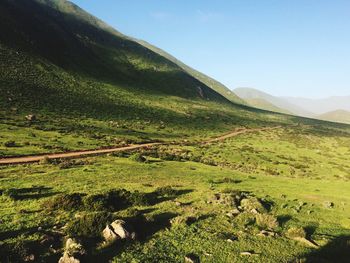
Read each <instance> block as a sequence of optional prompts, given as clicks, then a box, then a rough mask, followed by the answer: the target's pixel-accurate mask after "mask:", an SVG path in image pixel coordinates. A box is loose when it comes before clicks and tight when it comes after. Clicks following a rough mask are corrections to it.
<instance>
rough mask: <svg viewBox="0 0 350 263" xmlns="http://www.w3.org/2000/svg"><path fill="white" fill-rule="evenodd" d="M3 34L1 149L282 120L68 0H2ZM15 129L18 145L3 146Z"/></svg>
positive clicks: (71, 146)
mask: <svg viewBox="0 0 350 263" xmlns="http://www.w3.org/2000/svg"><path fill="white" fill-rule="evenodd" d="M0 32H1V34H0V119H1V123H0V130H1V137H0V156H1V155H22V154H28V153H43V152H54V151H63V150H75V149H86V148H96V147H101V146H106V145H115V144H116V142H119V141H121V142H123V141H133V142H140V141H149V140H160V139H162V140H173V139H176V138H186V137H191V138H196V137H197V138H198V137H201V138H204V137H209V136H211V135H213V134H217V133H221V132H223V131H227V130H230V129H232V128H234V127H235V126H261V125H272V124H273V123H274V122H276V121H278V120H280V119H282V117H278V118H277V117H275V116H273V115H271V114H266V113H262V112H259V111H257V110H254V109H250V108H248V107H246V106H242V105H238V104H234V103H232V102H230V101H229V100H228V99H227V98H225V97H224V96H223V95H221V94H219V93H218V92H216V91H215V90H213V89H212V88H210V87H208V85H206V84H205V83H209V82H210V79H207V78H206V77H205V76H204V75H201V74H199V73H198V74H199V76H196V77H194V76H192V75H191V74H189V73H188V71H186V70H184V69H183V67H185V66H184V65H182V66H181V67H180V66H179V65H177V64H176V63H174V62H173V61H170V60H169V59H167V58H166V57H164V56H163V55H160V54H158V53H157V52H154V51H152V50H151V49H148V48H146V47H145V46H143V45H141V44H139V43H137V42H135V41H134V40H133V39H131V38H129V37H127V36H124V35H122V34H121V33H119V32H118V31H116V30H114V29H112V28H111V27H109V26H108V25H106V24H104V23H103V22H101V21H100V20H98V19H97V18H95V17H93V16H91V15H89V14H88V13H86V12H85V11H83V10H82V9H80V8H79V7H77V6H76V5H74V4H71V3H70V2H67V1H64V0H16V1H12V0H3V1H1V2H0ZM177 63H178V64H180V62H177ZM203 79H204V80H203ZM201 80H203V81H201ZM204 82H205V83H204ZM213 82H214V81H213ZM214 84H215V85H216V82H214ZM231 100H233V99H231ZM30 114H32V115H33V114H34V115H36V120H35V121H28V120H27V119H26V118H25V116H26V115H30ZM283 121H285V120H283ZM14 134H16V136H15V137H16V143H17V145H19V146H20V147H6V146H5V144H6V142H8V141H12V140H13V136H14ZM37 134H40V136H36V135H37ZM43 138H45V139H43ZM68 141H69V142H68Z"/></svg>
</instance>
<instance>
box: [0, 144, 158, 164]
mask: <svg viewBox="0 0 350 263" xmlns="http://www.w3.org/2000/svg"><path fill="white" fill-rule="evenodd" d="M159 144H160V143H146V144H138V145H130V146H125V147H118V148H109V149H99V150H87V151H78V152H66V153H52V154H41V155H33V156H23V157H9V158H3V159H0V165H1V164H21V163H34V162H39V161H41V160H43V159H45V158H49V159H62V158H76V157H85V156H89V155H98V154H103V153H112V152H122V151H127V150H135V149H141V148H148V147H151V146H156V145H159Z"/></svg>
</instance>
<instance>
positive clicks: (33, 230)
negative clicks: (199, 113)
mask: <svg viewBox="0 0 350 263" xmlns="http://www.w3.org/2000/svg"><path fill="white" fill-rule="evenodd" d="M287 135H289V136H292V135H293V134H291V133H290V132H288V130H284V129H280V130H273V131H264V132H260V133H258V134H249V135H248V134H247V135H240V136H238V137H235V138H231V139H228V140H227V141H225V142H221V143H219V144H215V143H214V144H212V145H209V146H200V145H198V146H196V145H192V146H191V147H190V148H191V150H190V151H191V152H192V153H194V154H193V156H195V155H197V156H200V152H203V153H204V154H203V155H202V156H201V157H203V159H201V160H198V161H196V162H191V161H185V160H186V159H187V157H186V156H188V155H189V153H188V151H189V149H188V148H189V146H176V147H175V146H173V148H170V149H162V150H161V151H158V152H163V154H160V156H161V158H154V157H152V156H154V151H145V152H144V153H143V155H144V156H146V158H147V160H148V161H147V162H145V163H140V162H136V161H134V160H132V159H130V158H127V155H125V156H124V157H120V156H119V157H118V156H101V157H93V158H88V159H84V160H83V162H78V161H76V163H75V164H74V162H73V161H71V163H70V165H66V166H62V165H60V164H31V165H23V166H13V167H11V166H9V167H2V168H1V181H0V182H1V188H2V190H3V191H5V190H6V189H15V192H16V193H18V196H17V197H12V198H11V197H9V196H8V195H6V193H5V192H3V195H2V197H1V198H2V202H1V206H0V209H1V210H0V211H1V218H2V224H1V233H2V234H1V238H2V240H3V241H4V244H8V245H9V247H11V244H15V243H17V244H18V243H21V242H22V243H25V244H26V242H27V243H28V244H30V245H28V247H29V248H30V249H32V250H30V249H29V251H34V252H31V253H34V254H35V255H37V253H39V252H37V251H38V249H39V247H36V245H35V244H39V243H40V242H41V241H42V240H43V239H45V235H50V234H51V235H53V233H56V232H55V231H58V232H57V233H60V234H58V235H59V237H58V240H59V242H63V239H64V238H63V237H64V235H65V234H64V233H65V232H64V231H65V230H64V229H65V228H64V226H65V225H66V224H69V223H70V222H72V221H75V220H79V219H77V218H76V216H77V214H85V213H87V214H93V213H96V211H79V210H72V211H63V210H59V209H58V210H55V211H52V212H48V211H47V210H46V209H45V208H44V204H45V202H47V200H52V199H53V198H55V196H57V195H59V194H68V193H85V194H88V195H92V194H98V193H103V192H106V191H108V190H113V189H120V188H124V189H127V190H129V191H131V192H134V191H139V192H141V193H152V192H153V191H155V189H157V188H159V187H165V186H171V187H172V188H173V189H176V190H178V191H177V193H176V194H174V195H173V196H171V197H169V198H164V199H162V200H158V201H157V202H155V203H151V204H143V205H141V206H139V205H136V206H135V205H134V206H130V207H125V208H123V209H121V210H120V211H116V212H113V213H112V216H113V217H114V218H129V219H130V218H133V217H139V216H140V215H143V216H144V217H145V218H146V220H147V221H146V223H144V225H141V226H138V227H139V228H138V229H139V231H140V232H141V233H139V234H140V235H141V236H142V238H141V239H140V240H137V241H134V242H132V241H130V242H123V243H121V244H114V245H112V246H111V247H109V248H106V249H103V250H99V249H96V247H97V243H98V242H99V240H100V239H99V238H98V237H97V238H96V237H94V238H88V237H87V238H83V239H81V240H82V242H83V243H84V244H86V246H87V248H88V249H89V252H90V253H91V254H90V255H91V258H90V259H91V260H92V262H93V260H94V259H95V260H96V258H104V259H106V261H107V259H108V260H111V259H113V261H115V262H155V261H157V262H182V261H183V260H184V256H185V255H187V254H190V253H193V254H195V255H197V256H199V257H200V259H201V262H304V261H302V260H307V261H306V262H323V261H321V260H324V262H346V260H347V258H348V256H349V254H348V250H346V249H345V248H346V247H347V246H348V243H347V242H348V240H349V235H350V230H349V228H350V219H349V218H350V212H349V204H350V203H349V202H350V194H349V190H350V184H349V182H348V180H349V179H348V178H347V177H346V176H345V175H346V174H349V165H350V162H349V159H347V158H345V157H346V156H347V155H348V154H349V150H350V147H349V138H348V137H345V136H344V137H337V138H334V137H327V136H316V135H315V136H309V135H302V134H298V135H294V137H293V138H294V139H291V138H289V137H288V136H287ZM281 136H282V137H283V138H285V140H284V141H285V142H283V140H281ZM303 139H304V140H305V141H303ZM267 140H268V143H262V142H266V141H267ZM281 141H282V142H283V143H281ZM313 141H317V144H315V143H311V142H313ZM247 145H248V146H249V148H247ZM298 147H299V148H300V149H302V151H300V150H299V154H297V153H294V154H293V152H294V151H292V149H293V148H298ZM244 149H249V150H244ZM326 150H327V151H326ZM164 151H165V152H166V153H168V155H166V154H164ZM181 151H182V152H181ZM321 151H322V152H323V153H325V152H327V154H328V155H327V156H332V160H334V161H333V162H332V161H330V158H329V157H328V158H326V157H327V156H323V155H322V152H321ZM183 152H186V153H187V155H184V154H183ZM257 152H259V153H257ZM174 153H176V154H174ZM196 153H197V154H196ZM234 153H236V154H234ZM300 153H303V154H300ZM172 154H174V155H175V156H182V157H179V158H182V159H183V160H182V161H181V160H180V159H178V161H165V160H163V159H169V158H167V157H169V156H173V155H172ZM209 157H211V158H213V159H214V160H216V159H215V158H218V157H219V160H225V165H224V164H221V165H220V166H213V165H206V164H203V163H202V162H205V160H207V159H208V158H209ZM305 158H307V160H308V161H307V165H308V167H303V166H302V167H300V163H304V164H305V162H304V159H305ZM173 159H176V158H173ZM194 159H195V158H194ZM270 159H271V160H270ZM281 160H284V161H285V160H287V161H286V162H288V164H278V165H271V167H270V168H269V166H268V164H271V163H274V162H276V161H279V162H281ZM240 162H245V165H242V166H235V165H233V164H239V163H240ZM247 167H248V168H247ZM285 167H289V169H293V170H295V172H292V173H291V172H290V171H289V172H288V171H287V170H288V169H287V170H286V169H285ZM341 168H342V169H341ZM271 169H274V170H273V171H274V172H273V173H272V172H271ZM277 172H278V174H277ZM40 187H42V189H41V191H39V192H38V191H37V190H36V188H40ZM238 191H241V192H246V193H249V195H250V196H255V197H257V198H259V200H261V202H262V203H264V204H266V205H267V207H268V208H267V210H266V211H265V212H264V213H266V214H270V215H272V216H273V217H274V218H275V219H276V220H277V222H278V226H277V227H276V228H274V230H273V231H274V233H276V236H275V237H262V236H259V235H257V234H259V233H260V230H261V229H264V227H261V226H259V225H257V222H256V219H255V217H256V215H255V214H254V213H250V212H247V211H242V212H241V213H239V214H238V215H237V216H233V217H232V216H228V215H227V213H230V212H231V211H232V210H233V207H232V206H230V205H228V204H226V203H223V204H217V203H216V202H215V201H213V197H214V195H215V194H220V193H230V192H235V193H236V192H238ZM22 192H23V193H22ZM175 201H176V202H180V203H181V204H180V205H179V204H176V202H175ZM328 203H332V205H331V206H328V205H329V204H328ZM135 209H137V211H136V210H135ZM174 218H175V219H176V220H175V221H176V222H175V223H173V224H171V221H172V220H173V221H174ZM188 218H190V219H191V218H193V219H192V220H193V221H191V220H190V221H191V222H190V223H189V222H187V221H186V219H188ZM130 220H131V219H130ZM131 222H132V220H131ZM147 222H152V223H153V225H151V226H150V225H148V224H147ZM149 224H151V223H149ZM294 226H296V227H302V228H304V229H305V231H306V233H307V238H308V239H309V240H312V241H314V242H315V243H316V244H317V245H318V246H319V247H317V248H311V247H308V246H307V245H305V244H303V243H301V242H298V241H294V240H291V239H289V238H287V237H286V236H285V233H286V231H287V230H288V229H289V228H291V227H294ZM39 227H40V228H41V229H40V231H38V228H39ZM62 227H63V228H62ZM61 228H62V229H61ZM53 229H55V230H53ZM52 231H54V232H52ZM61 231H62V232H61ZM57 233H56V234H57ZM228 239H232V241H230V242H228V241H227V240H228ZM88 240H89V241H88ZM40 249H43V250H45V252H43V251H41V252H40V253H41V254H40V259H41V260H42V261H45V262H46V260H47V261H50V260H52V261H53V262H54V261H55V260H57V259H58V258H59V257H60V255H61V250H60V249H57V251H56V253H52V251H51V252H50V250H49V249H48V248H45V247H44V248H43V247H41V248H40ZM29 251H27V253H29ZM39 251H40V250H39ZM247 251H249V252H250V253H252V255H241V253H242V252H247ZM38 256H39V255H38ZM335 257H336V258H335ZM297 259H299V260H301V261H296V260H297ZM312 260H314V261H312ZM327 260H328V261H327Z"/></svg>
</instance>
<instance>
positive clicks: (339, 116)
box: [317, 110, 350, 123]
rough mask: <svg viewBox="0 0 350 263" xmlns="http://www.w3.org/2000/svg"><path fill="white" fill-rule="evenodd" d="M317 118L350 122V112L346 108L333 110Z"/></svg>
mask: <svg viewBox="0 0 350 263" xmlns="http://www.w3.org/2000/svg"><path fill="white" fill-rule="evenodd" d="M317 119H320V120H326V121H334V122H341V123H350V112H348V111H345V110H336V111H331V112H327V113H324V114H321V115H319V116H317Z"/></svg>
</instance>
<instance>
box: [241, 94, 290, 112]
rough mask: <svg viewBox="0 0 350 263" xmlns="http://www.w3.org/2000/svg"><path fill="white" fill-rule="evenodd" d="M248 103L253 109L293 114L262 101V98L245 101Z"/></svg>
mask: <svg viewBox="0 0 350 263" xmlns="http://www.w3.org/2000/svg"><path fill="white" fill-rule="evenodd" d="M245 101H246V103H247V104H248V105H250V106H252V107H255V108H258V109H263V110H267V111H273V112H280V113H285V114H292V113H291V112H290V111H288V110H285V109H281V108H279V107H277V106H275V105H273V104H272V103H270V102H268V101H266V100H264V99H262V98H255V99H253V98H252V99H245Z"/></svg>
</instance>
